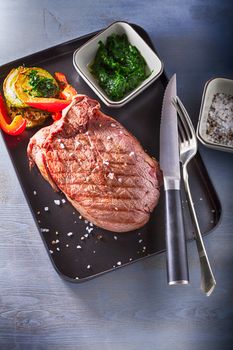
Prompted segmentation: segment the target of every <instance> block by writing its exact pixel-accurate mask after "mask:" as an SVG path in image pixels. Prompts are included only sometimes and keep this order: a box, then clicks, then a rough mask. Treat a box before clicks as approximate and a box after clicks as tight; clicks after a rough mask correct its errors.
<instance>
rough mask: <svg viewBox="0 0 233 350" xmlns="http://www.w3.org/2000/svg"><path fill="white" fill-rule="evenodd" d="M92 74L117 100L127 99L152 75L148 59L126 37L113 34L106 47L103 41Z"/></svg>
mask: <svg viewBox="0 0 233 350" xmlns="http://www.w3.org/2000/svg"><path fill="white" fill-rule="evenodd" d="M90 71H91V73H92V74H93V75H94V76H95V77H96V79H97V80H98V83H99V85H100V86H101V87H102V89H103V90H104V91H105V92H106V94H107V95H108V97H109V98H111V99H112V100H113V101H118V100H120V99H121V98H123V97H124V96H125V95H126V94H127V93H128V92H130V91H132V90H133V89H135V88H136V87H137V86H138V85H139V84H140V83H141V82H142V81H143V80H145V79H146V78H147V77H148V76H149V74H148V68H147V64H146V61H145V59H144V58H143V56H142V55H141V54H140V52H139V50H138V49H137V48H136V47H135V46H133V45H131V44H130V43H129V41H128V38H127V35H126V34H123V35H118V34H112V35H110V36H109V37H108V38H107V40H106V44H105V45H104V43H103V42H102V41H100V42H99V47H98V50H97V53H96V56H95V59H94V62H93V63H92V64H91V66H90Z"/></svg>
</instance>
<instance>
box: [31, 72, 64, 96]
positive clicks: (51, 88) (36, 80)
mask: <svg viewBox="0 0 233 350" xmlns="http://www.w3.org/2000/svg"><path fill="white" fill-rule="evenodd" d="M28 76H29V84H30V85H31V87H32V92H33V95H34V96H36V97H54V96H56V94H57V93H58V87H57V85H55V84H54V81H53V79H50V78H46V77H43V76H40V75H39V74H38V72H37V71H36V70H34V69H33V70H31V71H30V73H29V74H28Z"/></svg>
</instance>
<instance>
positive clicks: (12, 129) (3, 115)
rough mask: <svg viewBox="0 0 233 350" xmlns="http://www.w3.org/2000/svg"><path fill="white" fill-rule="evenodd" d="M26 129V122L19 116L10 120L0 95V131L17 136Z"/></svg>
mask: <svg viewBox="0 0 233 350" xmlns="http://www.w3.org/2000/svg"><path fill="white" fill-rule="evenodd" d="M25 128H26V120H25V119H23V117H22V116H21V115H17V116H15V117H14V119H13V120H11V119H10V117H9V115H8V112H7V108H6V105H5V102H4V99H3V97H2V95H1V94H0V129H2V130H3V131H4V132H5V133H7V134H9V135H13V136H16V135H19V134H21V133H22V132H23V131H24V130H25Z"/></svg>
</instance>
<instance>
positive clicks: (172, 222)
mask: <svg viewBox="0 0 233 350" xmlns="http://www.w3.org/2000/svg"><path fill="white" fill-rule="evenodd" d="M165 202H166V247H167V273H168V284H169V285H175V284H188V283H189V273H188V260H187V250H186V240H185V231H184V220H183V212H182V205H181V197H180V190H173V189H168V190H165Z"/></svg>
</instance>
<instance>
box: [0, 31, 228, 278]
mask: <svg viewBox="0 0 233 350" xmlns="http://www.w3.org/2000/svg"><path fill="white" fill-rule="evenodd" d="M133 26H134V28H135V29H136V31H137V32H138V33H139V34H140V35H141V36H142V37H143V38H144V40H145V41H146V42H147V43H148V44H149V45H150V46H151V47H152V49H154V48H153V45H152V43H151V41H150V38H149V36H148V35H147V33H146V32H145V31H144V30H143V29H142V28H140V27H138V26H137V25H133ZM94 34H96V33H92V34H89V35H87V36H84V37H81V38H77V39H75V40H72V41H69V42H66V43H64V44H61V45H58V46H55V47H52V48H49V49H47V50H44V51H41V52H38V53H35V54H32V55H30V56H27V57H24V58H21V59H18V60H16V61H14V62H11V63H8V64H5V65H4V66H2V67H1V73H0V86H1V87H2V84H3V80H4V78H5V77H6V75H7V74H8V73H9V71H10V70H11V69H12V68H14V67H18V66H19V65H25V66H40V67H43V68H45V69H47V70H48V71H49V72H51V73H54V72H55V71H61V72H63V73H65V74H66V76H67V78H68V80H69V82H70V83H71V84H72V85H74V87H75V88H76V89H77V90H78V92H80V93H82V94H87V95H89V96H90V97H93V98H95V99H98V98H97V96H96V95H95V94H94V92H93V91H92V90H91V89H90V88H89V87H88V86H87V85H86V83H85V82H84V81H83V80H82V79H81V78H80V77H79V76H78V74H77V73H76V71H75V69H74V67H73V64H72V58H73V52H74V51H75V50H76V49H77V48H78V47H80V46H81V45H83V44H84V43H85V42H86V41H87V40H89V39H90V38H91V37H92V36H93V35H94ZM166 84H167V78H166V75H165V73H163V74H162V75H161V76H160V78H159V79H158V80H157V81H156V82H154V83H153V84H152V85H151V86H150V87H149V88H147V89H146V90H145V91H144V92H143V93H142V94H140V95H139V96H138V97H136V98H135V99H134V100H133V101H131V102H130V103H128V104H127V105H126V106H124V107H122V108H119V109H115V108H114V109H111V108H108V107H106V106H104V105H103V104H102V103H101V105H102V110H103V112H104V113H106V114H108V115H110V116H112V117H115V118H116V119H117V120H118V121H120V122H121V123H122V124H123V125H124V126H125V127H126V128H127V129H128V130H129V131H131V132H132V134H133V135H135V136H136V137H137V138H138V140H139V141H140V142H141V144H142V145H143V147H144V148H145V149H146V150H147V152H148V153H149V154H150V155H151V156H154V157H155V158H157V159H158V156H159V126H160V114H161V106H162V98H163V94H164V89H165V87H166ZM50 122H51V121H50ZM36 131H37V129H33V130H27V131H25V132H24V133H23V134H22V135H20V136H18V137H11V136H9V135H6V134H2V136H3V139H4V141H5V145H6V148H7V150H8V153H9V155H10V157H11V160H12V163H13V165H14V168H15V170H16V173H17V176H18V179H19V181H20V184H21V186H22V189H23V191H24V194H25V197H26V199H27V201H28V204H29V206H30V208H31V211H32V214H33V217H34V219H35V222H36V224H37V227H38V229H39V231H40V234H41V237H42V239H43V242H44V244H45V247H46V249H47V252H48V254H49V256H50V258H51V261H52V262H53V265H54V267H55V269H56V270H57V272H58V273H59V274H60V275H61V276H62V277H63V278H65V279H67V280H69V281H74V282H79V281H83V280H86V279H89V278H91V277H94V276H98V275H100V274H102V273H104V272H107V271H111V270H114V269H116V268H119V267H122V266H124V265H127V264H129V263H132V262H135V261H137V260H139V259H142V258H144V257H148V256H151V255H154V254H157V253H160V252H162V251H164V250H165V239H164V222H163V207H164V199H163V194H161V199H160V201H159V205H158V206H157V207H156V208H155V210H154V212H153V214H152V215H151V219H150V221H149V223H148V224H147V225H146V226H145V227H143V228H141V229H140V230H136V231H132V232H128V233H120V234H117V233H113V232H108V231H105V230H103V229H100V228H97V227H92V226H91V224H90V223H88V222H87V221H85V220H84V219H83V218H80V215H79V213H78V212H77V211H76V210H75V209H74V208H73V207H72V205H71V204H70V203H69V202H67V201H65V197H64V195H63V194H61V193H60V194H59V193H55V192H54V191H53V190H52V188H51V186H50V185H49V184H48V183H47V182H46V181H45V180H44V179H43V178H42V176H41V175H40V173H39V171H38V169H37V168H36V167H35V168H34V169H33V170H32V171H31V172H30V171H29V166H28V159H27V155H26V148H27V144H28V141H29V139H30V137H31V136H32V135H33V134H34V133H35V132H36ZM189 171H190V181H191V189H192V190H193V191H192V193H193V197H194V202H195V207H196V210H197V215H198V219H199V222H200V227H201V231H202V232H203V234H205V233H207V232H209V231H210V230H212V229H213V228H214V227H215V226H216V224H217V223H218V221H219V218H220V214H221V206H220V203H219V200H218V197H217V195H216V193H215V190H214V188H213V186H212V184H211V181H210V179H209V176H208V173H207V171H206V169H205V167H204V165H203V162H202V160H201V157H200V155H199V154H197V156H196V157H195V158H194V159H193V161H192V162H191V164H190V167H189ZM161 192H162V193H163V191H161ZM182 198H183V207H184V217H185V227H186V234H187V239H188V240H190V239H193V227H192V223H191V219H190V215H189V210H188V207H187V201H186V198H185V195H184V191H183V192H182ZM56 199H59V200H62V199H63V202H64V203H61V205H56V204H55V203H54V200H56ZM46 209H48V210H46ZM70 232H71V233H72V234H70ZM32 234H34V233H33V232H32Z"/></svg>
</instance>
